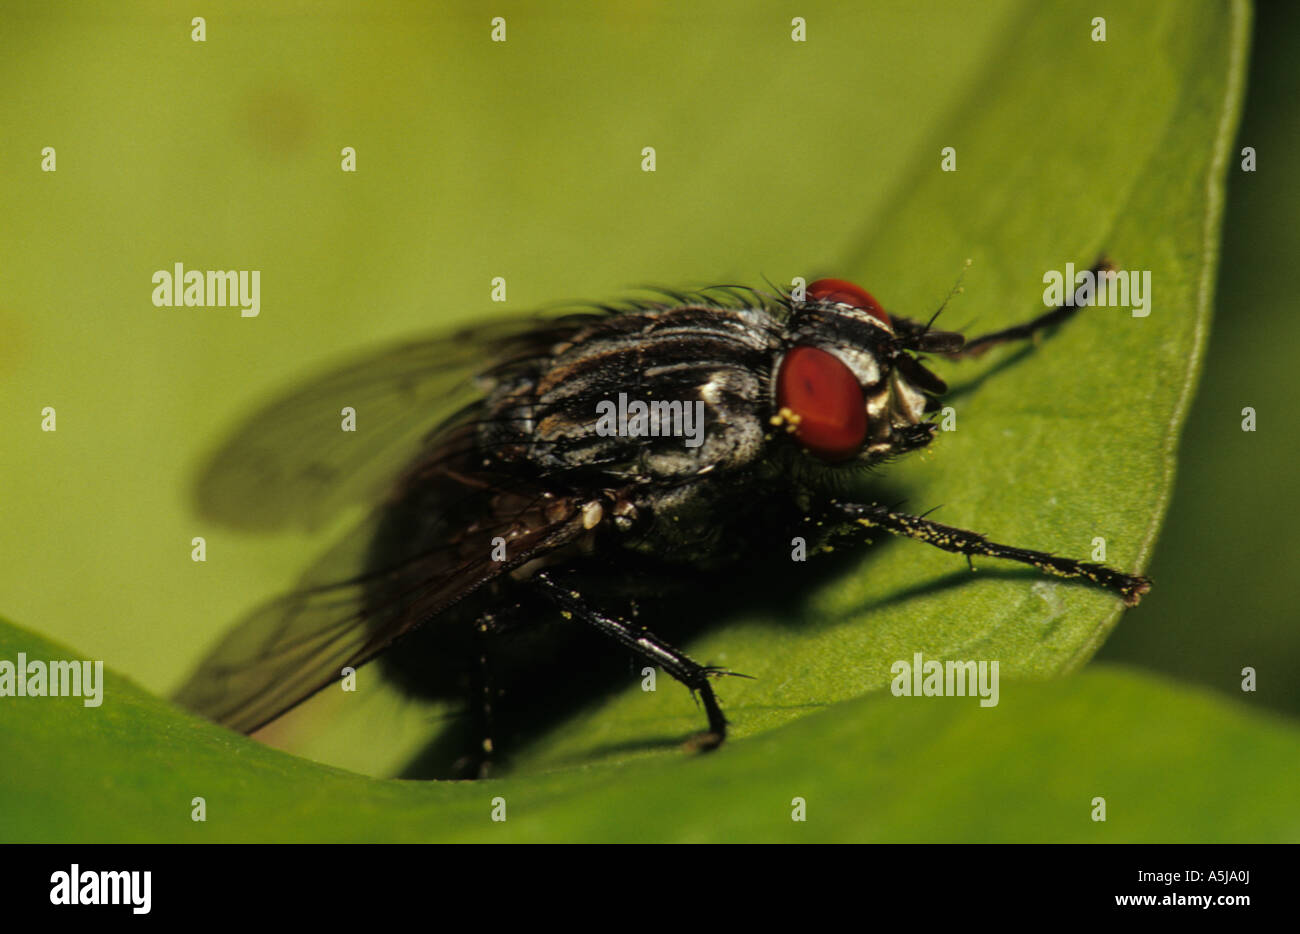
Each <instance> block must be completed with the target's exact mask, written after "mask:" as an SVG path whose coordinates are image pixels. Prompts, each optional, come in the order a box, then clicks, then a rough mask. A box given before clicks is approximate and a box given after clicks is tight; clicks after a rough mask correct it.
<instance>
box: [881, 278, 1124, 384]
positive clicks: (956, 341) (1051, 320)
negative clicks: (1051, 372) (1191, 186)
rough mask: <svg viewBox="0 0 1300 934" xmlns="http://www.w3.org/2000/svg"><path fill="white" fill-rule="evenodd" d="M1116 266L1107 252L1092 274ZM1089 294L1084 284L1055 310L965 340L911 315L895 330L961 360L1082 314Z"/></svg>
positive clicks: (921, 346) (896, 323) (922, 345)
mask: <svg viewBox="0 0 1300 934" xmlns="http://www.w3.org/2000/svg"><path fill="white" fill-rule="evenodd" d="M1114 270H1115V267H1114V265H1112V263H1111V262H1110V260H1108V259H1106V258H1105V257H1104V256H1103V257H1100V258H1098V260H1097V261H1096V262H1095V263H1093V265H1092V268H1091V269H1090V270H1089V272H1090V273H1091V274H1092V277H1093V282H1094V283H1099V282H1100V277H1101V276H1103V275H1105V274H1107V273H1109V272H1113V271H1114ZM1086 298H1087V295H1086V293H1085V292H1084V290H1083V286H1080V287H1079V288H1077V289H1075V291H1074V297H1073V300H1072V301H1071V302H1070V303H1069V304H1066V305H1060V306H1058V307H1056V308H1053V309H1052V310H1051V311H1048V312H1044V313H1043V314H1041V315H1039V316H1038V317H1037V318H1033V319H1032V320H1029V321H1026V322H1025V323H1023V324H1017V325H1014V326H1012V327H1009V328H1003V329H1002V330H1000V331H992V332H990V333H988V334H981V335H980V336H979V337H974V338H971V339H970V340H966V341H963V340H962V338H961V335H959V334H956V333H954V332H951V331H932V330H930V325H929V324H926V323H924V322H921V321H915V320H913V319H911V318H902V317H895V318H894V319H893V324H894V330H896V331H897V332H898V333H899V334H900V335H901V336H902V337H903V338H904V339H905V340H906V341H908V342H910V343H911V344H912V345H914V349H917V350H923V351H925V352H928V353H936V354H941V355H943V356H945V357H947V358H949V359H950V360H960V359H962V358H963V357H978V356H979V355H980V354H982V353H984V351H986V350H988V349H989V348H990V347H995V346H997V345H998V344H1007V343H1010V342H1012V341H1022V340H1028V339H1030V338H1033V337H1036V336H1037V335H1038V334H1039V333H1041V332H1042V331H1045V330H1046V329H1048V328H1052V327H1056V326H1057V325H1058V324H1063V323H1065V322H1066V321H1068V320H1069V319H1070V318H1072V317H1074V316H1075V315H1076V314H1078V312H1079V309H1080V308H1083V307H1085V306H1086V305H1087V304H1088V302H1087V301H1086Z"/></svg>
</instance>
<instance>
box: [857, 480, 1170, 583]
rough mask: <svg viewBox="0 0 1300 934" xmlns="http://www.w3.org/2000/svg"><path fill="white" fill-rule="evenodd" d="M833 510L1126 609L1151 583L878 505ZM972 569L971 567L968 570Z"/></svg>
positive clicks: (860, 522) (1120, 572) (862, 524)
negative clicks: (1095, 589) (1089, 591)
mask: <svg viewBox="0 0 1300 934" xmlns="http://www.w3.org/2000/svg"><path fill="white" fill-rule="evenodd" d="M833 508H834V509H835V510H836V511H837V512H838V513H839V515H840V516H842V517H844V518H846V519H850V520H852V521H854V522H856V523H858V524H859V525H861V526H863V527H864V528H868V529H871V528H879V529H884V530H885V531H886V532H890V533H891V534H894V535H902V536H904V537H906V538H913V539H916V540H917V541H920V542H925V543H926V544H927V545H933V546H934V547H936V548H942V549H943V550H944V551H951V552H954V553H956V554H963V555H966V556H967V561H969V560H970V557H971V556H972V555H980V556H983V557H986V558H1001V559H1003V560H1006V561H1018V562H1020V563H1021V564H1027V565H1029V566H1031V567H1035V568H1037V569H1038V570H1040V571H1042V572H1043V573H1044V574H1051V575H1054V576H1056V577H1082V578H1084V579H1086V580H1089V581H1091V582H1092V583H1094V584H1096V585H1097V586H1099V587H1104V588H1105V589H1107V590H1110V591H1112V592H1114V593H1116V594H1118V595H1119V596H1120V597H1122V598H1123V600H1124V603H1125V604H1127V605H1128V606H1136V605H1137V603H1138V601H1139V600H1141V599H1142V595H1143V594H1145V593H1146V592H1147V591H1148V590H1150V589H1151V581H1149V580H1147V579H1146V578H1145V577H1138V576H1136V575H1131V574H1125V573H1123V572H1122V571H1116V570H1115V569H1114V568H1108V567H1106V566H1105V565H1103V564H1089V563H1087V562H1085V561H1075V560H1074V559H1073V558H1062V557H1060V556H1058V555H1053V554H1048V553H1047V552H1045V551H1030V550H1029V549H1027V548H1016V547H1014V546H1012V545H1000V544H998V543H997V542H991V541H989V540H988V539H987V538H985V537H984V536H983V535H980V534H979V533H978V532H970V531H967V530H966V529H958V528H953V527H952V526H949V525H940V524H939V523H938V522H931V521H930V520H929V519H925V518H923V517H921V516H913V515H909V514H908V513H905V512H895V511H894V510H892V509H890V508H889V507H888V506H882V505H880V504H879V503H871V504H861V503H835V504H834V505H833ZM972 567H973V566H972Z"/></svg>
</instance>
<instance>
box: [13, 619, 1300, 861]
mask: <svg viewBox="0 0 1300 934" xmlns="http://www.w3.org/2000/svg"><path fill="white" fill-rule="evenodd" d="M20 652H22V653H25V654H26V656H27V658H29V659H37V660H48V659H70V658H75V657H76V653H75V652H72V651H71V650H69V649H67V648H65V647H62V646H58V645H55V644H53V643H50V642H47V641H45V640H43V639H41V638H39V637H37V636H35V635H34V634H32V633H29V632H26V631H24V630H21V629H18V628H16V627H14V626H12V625H9V624H7V623H0V659H7V660H13V659H16V658H17V656H18V653H20ZM103 698H104V700H103V704H102V705H101V706H100V707H95V708H87V707H85V706H83V704H82V701H81V700H80V699H78V698H73V697H65V698H32V697H26V698H6V699H4V700H3V701H0V727H2V728H0V757H2V760H3V761H4V763H5V781H4V783H3V785H0V841H2V842H14V841H55V842H59V841H64V842H92V841H93V842H105V841H107V842H121V841H163V840H180V841H210V842H216V841H223V842H231V841H248V840H263V841H299V840H305V841H320V840H327V841H354V840H369V841H434V840H437V841H476V842H485V841H497V842H507V841H511V842H520V841H543V840H571V841H601V840H627V841H648V840H665V841H682V842H696V841H705V840H709V841H737V840H773V841H780V840H784V841H799V840H840V841H849V840H857V841H897V840H921V841H940V840H985V841H1025V840H1061V841H1083V842H1102V841H1110V842H1119V841H1126V842H1134V841H1195V842H1208V841H1243V840H1246V841H1257V842H1263V841H1294V840H1296V839H1297V838H1298V837H1300V811H1297V808H1296V802H1295V794H1294V788H1293V787H1292V784H1293V782H1292V776H1294V775H1295V774H1296V770H1297V768H1300V730H1297V729H1296V727H1295V726H1293V725H1289V724H1284V723H1282V722H1279V721H1277V720H1276V719H1274V718H1271V717H1268V716H1264V715H1260V714H1257V713H1253V712H1249V711H1246V710H1245V709H1243V708H1241V707H1239V706H1234V705H1229V704H1226V703H1224V702H1222V701H1219V700H1216V699H1214V698H1213V697H1212V696H1210V695H1207V694H1205V693H1202V692H1195V691H1189V690H1186V689H1182V688H1178V687H1175V686H1173V685H1171V684H1169V683H1167V682H1163V681H1159V680H1156V679H1154V678H1150V677H1146V676H1141V675H1137V674H1135V673H1132V672H1126V671H1123V670H1113V669H1112V670H1107V669H1103V668H1096V669H1092V670H1090V671H1088V672H1086V673H1084V674H1082V675H1080V676H1078V677H1076V678H1072V679H1068V680H1065V681H1057V682H1052V683H1048V684H1015V685H1012V684H1006V685H1004V687H1003V692H1002V699H1001V703H1000V704H999V705H998V706H996V707H991V708H983V707H980V706H979V704H978V702H977V701H976V699H974V698H895V697H893V696H891V695H889V694H888V693H884V694H881V693H877V694H874V695H872V696H870V697H867V698H864V699H860V700H857V701H852V702H849V703H844V704H840V705H837V706H836V707H835V708H834V709H832V710H828V711H825V712H823V713H821V714H818V715H816V716H810V717H806V718H804V719H802V720H800V721H799V722H798V723H793V724H789V725H787V726H785V727H782V728H780V729H777V730H773V731H772V732H770V733H768V734H767V735H765V736H762V737H757V738H754V739H751V740H749V741H746V742H741V743H735V744H733V745H732V746H730V747H728V748H725V749H724V750H723V751H721V752H719V753H716V754H711V755H707V756H691V757H688V756H681V755H676V756H670V757H666V758H661V759H658V760H655V761H643V762H636V763H625V764H607V765H600V766H588V767H582V768H573V769H568V770H563V771H556V772H551V773H548V774H545V775H532V776H526V777H519V778H511V779H506V780H501V781H490V782H395V781H384V780H379V779H369V778H362V777H361V776H358V775H354V774H350V773H347V772H343V771H340V770H338V769H331V768H328V767H325V766H322V765H318V764H315V763H312V762H309V761H307V760H305V759H299V758H295V757H293V756H289V755H286V754H285V753H282V752H278V751H276V750H273V749H270V748H268V747H266V746H263V745H261V744H259V743H257V742H254V741H253V740H250V739H246V738H245V737H242V736H238V735H236V734H233V733H231V732H229V731H227V730H223V729H220V728H219V727H216V726H213V725H212V724H210V723H207V722H206V721H203V720H200V719H198V718H195V717H193V716H190V715H188V714H185V713H182V712H181V711H179V710H177V709H176V708H174V707H172V706H170V705H169V704H167V703H165V702H163V701H160V700H158V699H157V698H154V697H151V696H150V695H148V694H146V693H144V692H143V691H141V690H140V689H139V688H137V687H135V686H134V685H132V684H131V683H130V682H129V681H127V680H126V679H124V678H122V677H120V676H118V675H116V674H113V673H111V672H109V673H108V677H107V678H106V682H105V687H104V694H103ZM196 797H201V798H203V808H204V810H205V813H206V820H205V821H202V822H198V821H195V820H192V819H191V814H192V811H193V809H194V807H195V802H194V801H193V799H194V798H196ZM1097 797H1102V798H1104V799H1105V809H1106V819H1105V821H1104V822H1100V821H1094V820H1093V814H1094V811H1095V809H1096V808H1097V804H1096V803H1095V802H1094V800H1093V799H1094V798H1097ZM497 798H501V799H504V801H505V816H506V820H505V821H504V822H500V821H493V820H492V812H493V808H494V799H497ZM795 798H802V799H804V802H805V805H806V816H807V820H806V821H803V822H796V821H793V820H792V819H791V813H792V810H793V805H792V802H793V800H794V799H795Z"/></svg>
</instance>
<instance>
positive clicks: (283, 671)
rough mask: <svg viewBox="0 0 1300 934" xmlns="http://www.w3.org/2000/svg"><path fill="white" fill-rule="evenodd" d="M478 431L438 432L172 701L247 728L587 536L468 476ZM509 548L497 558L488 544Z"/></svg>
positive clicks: (570, 508) (538, 505) (526, 488)
mask: <svg viewBox="0 0 1300 934" xmlns="http://www.w3.org/2000/svg"><path fill="white" fill-rule="evenodd" d="M472 428H473V426H472V425H468V426H464V427H462V428H459V429H456V430H452V431H449V432H446V433H445V434H442V435H440V438H439V443H438V444H437V445H436V446H435V451H436V452H438V453H435V455H434V456H433V457H431V458H430V459H428V460H426V461H425V462H423V463H421V464H420V465H419V466H418V468H417V469H416V470H414V471H413V472H412V473H411V475H410V476H409V477H408V478H407V479H408V480H409V481H410V482H408V483H406V484H405V486H404V490H403V492H402V493H400V495H399V496H398V497H397V498H396V499H395V500H394V501H393V502H391V503H389V504H388V505H386V506H385V507H384V508H382V509H380V510H378V511H376V513H375V515H374V516H372V517H371V519H370V520H368V521H367V522H366V523H364V524H363V525H362V527H361V528H359V529H357V530H355V532H354V533H353V534H352V535H349V536H348V537H347V538H346V539H345V540H344V541H343V542H341V543H340V544H339V546H337V547H335V548H334V549H333V550H331V551H330V552H328V553H327V554H326V555H325V556H324V557H323V558H322V559H321V560H320V561H319V562H317V564H316V565H315V566H313V567H312V569H311V570H310V571H308V572H307V574H306V575H305V576H304V578H303V580H302V581H301V584H300V587H299V588H298V589H297V590H295V591H294V592H292V593H290V594H288V595H286V596H284V597H281V598H279V599H277V600H274V601H272V602H270V603H267V604H265V605H263V606H262V607H260V608H258V609H256V610H254V611H253V612H252V613H251V614H250V615H249V616H248V617H247V618H246V619H244V620H243V621H242V622H241V623H240V624H239V625H238V626H237V627H236V628H235V629H234V630H233V631H232V632H231V633H230V634H228V635H227V636H226V638H225V639H224V640H223V641H222V642H221V643H220V644H219V645H218V646H217V648H216V650H215V651H214V652H213V653H212V654H211V655H210V656H209V657H208V658H207V659H205V660H204V661H203V662H202V663H201V664H200V665H199V667H198V669H197V670H196V671H195V672H194V674H193V675H192V676H191V677H190V679H189V680H188V681H187V682H186V683H185V685H184V686H183V687H182V688H181V689H180V691H179V692H178V693H177V695H176V700H177V701H178V702H179V703H181V704H183V705H184V706H186V707H189V708H191V709H193V710H195V711H196V712H198V713H201V714H203V715H204V716H207V717H209V718H210V719H213V720H215V721H217V722H218V723H221V724H224V725H225V726H228V727H230V728H232V729H236V730H240V731H243V732H251V731H252V730H255V729H257V728H258V727H259V726H261V725H263V724H265V723H267V722H269V721H270V720H273V719H275V718H276V717H278V716H279V715H280V714H282V713H284V712H285V711H287V710H288V709H290V708H291V707H293V706H295V705H296V704H298V703H299V702H301V701H303V700H305V699H306V698H307V697H309V696H310V695H312V694H313V693H315V692H316V691H318V690H320V689H321V688H323V687H325V686H326V685H328V684H330V683H332V682H334V681H336V680H338V679H339V678H340V677H341V669H343V668H344V667H346V666H352V667H356V666H358V665H360V664H362V663H364V662H365V661H367V660H369V659H370V658H372V657H374V656H375V655H376V654H378V653H379V652H380V651H381V650H383V649H384V648H385V647H386V646H387V645H389V644H390V643H391V642H392V641H393V640H394V639H396V638H398V637H399V636H401V635H403V634H404V633H406V632H409V631H410V630H411V629H413V628H415V627H416V626H418V625H420V624H421V623H423V622H425V621H427V620H429V619H430V618H432V617H434V616H436V615H437V614H439V613H440V612H442V611H444V610H445V609H447V608H448V607H449V606H451V605H452V604H454V603H456V602H458V601H460V600H462V599H464V598H465V597H466V596H468V595H469V594H470V593H472V592H473V591H475V590H477V589H478V588H479V587H481V586H483V585H484V584H486V583H488V582H489V581H492V580H494V579H496V578H498V577H500V576H501V575H503V574H506V573H508V572H509V571H511V570H513V569H514V568H517V567H519V566H520V565H522V564H524V563H526V562H528V561H531V560H533V559H535V558H538V557H540V556H542V555H544V554H546V553H548V552H550V551H552V550H554V549H556V548H559V547H561V546H563V545H565V544H567V543H569V542H571V541H573V540H574V539H575V538H577V537H578V536H579V535H581V534H582V532H583V526H582V519H581V507H580V504H578V503H576V502H575V501H573V500H572V499H569V498H565V497H562V496H555V495H552V494H550V493H548V492H547V491H545V490H542V489H539V488H536V487H534V486H531V485H528V484H519V483H517V482H514V481H509V480H505V479H503V478H492V477H486V476H484V475H481V474H480V475H468V474H466V473H465V472H464V471H465V470H466V469H467V468H468V467H469V466H471V465H470V464H469V463H468V461H469V460H470V459H472V454H470V455H466V454H465V453H464V452H465V451H466V450H467V449H466V447H465V445H464V443H463V441H464V436H465V434H466V432H468V431H471V430H472ZM497 536H500V537H501V538H503V539H504V540H505V542H506V543H507V545H506V560H504V561H494V560H493V555H492V552H493V547H492V540H493V539H494V538H495V537H497Z"/></svg>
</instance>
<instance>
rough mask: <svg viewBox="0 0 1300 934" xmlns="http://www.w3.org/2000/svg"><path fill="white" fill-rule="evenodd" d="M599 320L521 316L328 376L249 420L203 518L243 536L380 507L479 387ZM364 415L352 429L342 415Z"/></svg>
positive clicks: (214, 474) (226, 458) (204, 481)
mask: <svg viewBox="0 0 1300 934" xmlns="http://www.w3.org/2000/svg"><path fill="white" fill-rule="evenodd" d="M596 317H598V316H596V315H592V314H586V315H581V314H570V315H565V316H563V317H557V318H552V319H549V320H548V319H543V318H538V317H528V318H516V319H512V320H507V321H502V322H497V323H495V324H492V325H488V326H485V327H479V328H475V329H474V330H472V331H465V332H461V333H458V334H452V335H444V336H440V337H435V338H430V339H425V340H419V341H413V342H407V343H403V344H397V345H392V346H389V347H386V348H383V349H381V350H380V351H378V352H375V353H372V354H370V355H368V356H365V357H362V358H360V359H357V360H354V361H353V362H351V363H348V364H346V365H344V366H342V367H339V368H336V369H333V370H330V371H328V372H325V373H323V374H321V375H319V376H317V377H316V378H315V379H312V380H310V381H308V382H306V383H304V384H303V385H301V386H300V387H298V388H297V389H295V390H294V391H293V392H291V393H290V394H288V395H286V396H284V397H282V398H280V399H278V400H276V401H274V402H272V403H271V404H270V405H267V406H264V407H263V408H261V409H260V410H258V411H257V412H255V413H254V414H253V415H252V416H250V417H248V418H247V419H245V421H244V422H243V423H242V424H241V425H240V426H239V428H238V429H237V430H236V431H235V432H234V433H233V434H232V435H231V436H230V437H229V438H228V439H227V440H226V441H225V442H224V443H223V444H222V445H221V447H220V448H218V449H217V450H216V451H215V452H214V453H213V454H212V455H211V456H210V457H209V458H208V460H207V462H206V464H205V466H204V467H203V468H202V469H201V471H200V475H199V480H198V483H197V484H196V487H195V491H194V495H195V500H196V505H197V509H198V512H199V514H200V515H202V516H204V517H206V518H208V519H212V520H214V521H217V522H220V523H222V524H224V525H228V526H231V527H234V528H239V529H247V530H261V531H265V530H272V529H285V528H291V527H299V528H308V529H310V528H315V527H317V526H319V525H321V524H322V523H323V522H324V521H325V520H326V519H328V518H330V517H332V516H333V515H335V514H336V513H337V512H339V510H341V509H343V508H344V507H346V506H349V505H353V504H356V503H365V502H369V503H373V502H375V501H376V500H377V499H378V498H380V497H382V496H383V495H384V494H385V493H387V492H388V489H389V487H390V485H391V481H392V480H393V479H394V478H396V477H397V476H398V475H399V474H400V473H401V471H402V470H403V469H404V468H405V467H406V466H407V465H408V464H409V463H410V461H411V460H412V459H413V458H414V457H415V456H416V454H417V453H418V451H419V450H420V447H421V444H422V441H423V439H425V438H426V436H427V435H429V433H430V432H431V431H432V430H433V429H435V428H436V427H437V426H438V425H440V424H441V423H443V422H444V421H445V420H446V419H448V418H449V417H451V416H453V415H454V414H455V413H457V412H458V411H460V410H462V409H463V408H464V407H465V406H467V405H470V404H472V403H473V401H474V400H475V399H476V398H478V397H479V396H480V395H481V394H482V386H481V385H476V384H475V382H474V380H472V379H471V378H470V377H472V376H473V375H475V373H476V372H477V371H480V370H482V369H484V368H491V369H489V373H488V375H489V377H490V375H491V374H492V373H493V372H498V371H500V370H502V369H504V370H506V371H508V370H509V368H510V367H511V365H512V364H513V363H514V362H517V361H520V360H527V359H529V358H530V357H535V356H537V355H539V354H542V353H545V352H546V350H547V348H549V347H550V345H552V344H554V343H557V342H559V341H563V340H566V339H568V338H569V337H570V336H572V334H573V333H574V332H575V331H576V330H577V329H578V328H580V327H582V326H583V325H584V324H585V323H587V322H589V321H591V320H594V319H595V318H596ZM345 406H350V407H351V408H352V409H353V410H355V423H356V428H355V431H343V430H342V421H343V418H344V416H343V414H342V410H343V409H344V407H345Z"/></svg>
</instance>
